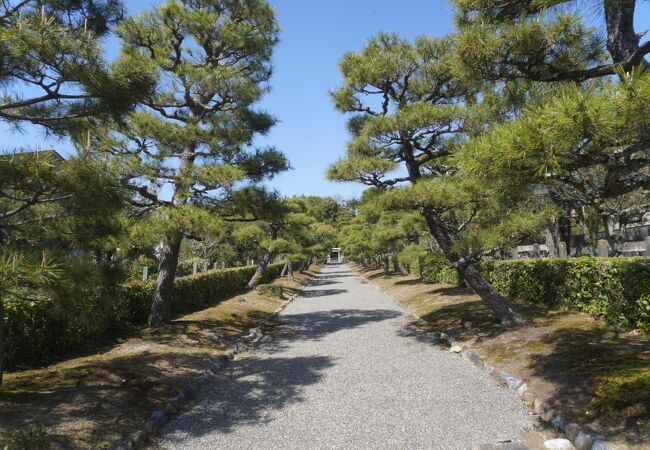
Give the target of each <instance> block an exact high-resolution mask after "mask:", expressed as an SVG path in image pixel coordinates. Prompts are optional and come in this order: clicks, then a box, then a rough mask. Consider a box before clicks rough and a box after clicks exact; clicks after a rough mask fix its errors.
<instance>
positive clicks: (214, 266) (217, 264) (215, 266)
mask: <svg viewBox="0 0 650 450" xmlns="http://www.w3.org/2000/svg"><path fill="white" fill-rule="evenodd" d="M212 267H213V268H214V270H217V269H218V268H219V263H218V262H216V263H214V265H213V266H212Z"/></svg>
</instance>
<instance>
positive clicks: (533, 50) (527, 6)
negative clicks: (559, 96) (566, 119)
mask: <svg viewBox="0 0 650 450" xmlns="http://www.w3.org/2000/svg"><path fill="white" fill-rule="evenodd" d="M454 3H455V4H456V6H457V11H458V15H457V24H458V26H459V33H458V35H457V36H456V37H455V43H456V46H457V50H456V51H457V56H456V60H457V62H458V63H459V65H460V66H462V67H463V68H464V69H465V70H466V71H467V72H468V73H471V74H473V75H474V76H475V77H478V78H484V79H492V80H494V79H497V80H502V79H516V78H526V79H532V80H537V81H546V82H548V81H584V80H587V79H592V78H600V77H603V76H607V75H613V74H614V73H615V70H616V68H617V67H619V66H620V67H622V68H623V69H624V70H625V71H630V70H631V69H632V68H634V67H637V66H639V65H643V66H647V62H646V61H645V59H644V57H645V55H646V54H648V53H650V42H645V43H643V44H640V38H641V36H642V35H641V34H638V33H636V32H635V30H634V12H635V6H636V3H637V1H636V0H601V1H599V2H596V3H597V5H598V8H599V10H600V13H601V14H600V17H602V18H603V19H604V21H603V22H604V23H603V24H602V25H604V26H603V27H602V28H604V30H605V32H606V35H607V39H606V41H603V40H602V39H600V36H599V33H598V30H597V29H594V28H593V27H589V26H586V25H585V24H584V20H583V19H582V17H580V15H579V14H577V13H574V12H572V8H571V3H572V2H571V1H570V0H542V1H539V0H506V1H499V2H494V1H493V0H454ZM607 54H609V57H608V56H607Z"/></svg>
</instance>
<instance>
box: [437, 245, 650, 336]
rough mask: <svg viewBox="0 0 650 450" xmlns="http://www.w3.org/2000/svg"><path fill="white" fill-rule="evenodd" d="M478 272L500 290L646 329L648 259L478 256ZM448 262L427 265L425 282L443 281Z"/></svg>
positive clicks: (649, 301)
mask: <svg viewBox="0 0 650 450" xmlns="http://www.w3.org/2000/svg"><path fill="white" fill-rule="evenodd" d="M479 269H480V271H481V273H482V274H483V275H484V276H485V277H486V278H487V279H488V281H489V282H490V283H491V284H492V286H494V287H495V288H496V290H497V291H499V292H500V293H501V294H502V295H505V296H506V297H508V298H513V299H515V298H516V299H519V300H523V301H526V302H532V303H541V304H544V305H546V306H563V307H567V308H570V309H573V310H577V311H583V312H587V313H589V314H592V315H593V316H595V317H598V318H601V319H605V320H607V321H608V322H611V323H615V324H617V325H620V326H622V327H625V328H638V329H642V330H645V331H650V259H647V258H590V257H581V258H566V259H520V260H512V261H482V262H481V263H480V264H479ZM450 270H453V269H451V268H449V267H448V266H447V267H446V269H445V268H441V267H440V263H439V262H437V261H436V262H435V263H434V264H431V265H429V266H427V271H429V275H428V278H425V281H427V282H430V281H429V280H433V281H431V282H446V283H451V284H453V282H454V280H450V279H449V276H448V274H449V271H450Z"/></svg>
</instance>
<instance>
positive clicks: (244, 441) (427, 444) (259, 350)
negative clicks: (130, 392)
mask: <svg viewBox="0 0 650 450" xmlns="http://www.w3.org/2000/svg"><path fill="white" fill-rule="evenodd" d="M279 321H280V326H279V327H277V328H276V329H275V330H274V331H272V332H271V333H269V334H268V335H267V336H266V337H265V338H264V339H263V340H262V341H261V342H260V343H258V344H257V346H256V347H255V348H254V349H253V350H251V351H250V352H248V353H246V354H244V355H242V357H241V359H238V360H235V361H233V363H232V364H231V365H230V366H229V367H228V369H226V372H225V373H224V379H221V380H219V381H217V382H216V383H215V384H214V385H213V386H212V387H211V388H210V389H209V390H208V391H207V392H206V393H204V396H203V397H202V399H201V400H200V401H199V402H198V403H197V404H196V405H195V406H194V407H193V408H192V409H190V410H188V411H187V412H185V413H184V414H181V415H180V416H178V417H177V418H176V419H175V420H173V421H172V422H170V423H169V424H168V425H167V426H166V427H165V428H164V429H163V433H162V442H161V444H162V446H163V447H164V448H169V449H213V448H214V449H216V448H227V449H244V448H246V449H249V448H263V449H298V448H300V449H320V448H328V449H331V448H337V449H351V448H401V449H420V448H428V449H445V450H446V449H467V448H472V447H475V446H478V445H482V444H495V443H498V442H507V441H508V440H510V439H511V440H513V441H515V440H516V439H517V436H518V434H519V433H520V432H521V431H522V430H524V429H526V428H529V427H531V426H532V425H533V419H532V417H531V416H530V415H529V414H528V413H527V412H526V410H525V407H524V405H523V403H522V402H521V400H520V399H519V398H518V397H517V396H516V394H515V393H514V392H512V391H508V390H507V389H505V388H503V387H501V386H499V385H498V384H497V382H496V381H494V380H493V379H492V378H490V377H489V376H488V375H487V374H486V373H484V372H482V371H481V370H479V369H477V368H475V367H474V366H472V365H471V364H470V363H469V362H467V361H465V360H463V359H462V358H460V357H459V356H458V355H456V354H452V353H449V352H447V351H445V350H443V349H441V348H438V347H436V346H435V345H433V344H432V343H431V342H427V341H426V340H424V339H422V338H421V337H420V338H419V337H418V336H419V335H418V333H414V332H413V331H412V328H411V327H409V326H408V321H407V317H406V314H405V312H404V310H403V309H402V308H401V307H400V306H399V305H397V304H396V303H395V302H394V301H393V300H392V299H391V298H389V297H388V296H386V295H385V294H383V293H381V292H380V291H379V290H377V289H376V288H374V287H373V286H372V285H371V284H369V283H367V282H365V281H364V280H362V279H361V278H360V277H359V276H358V275H357V274H356V273H355V272H354V271H352V270H351V269H349V268H348V267H346V266H344V265H337V266H326V267H324V269H323V271H322V272H321V274H320V275H319V276H318V277H316V278H315V279H314V280H313V281H312V283H311V284H310V286H308V287H307V288H305V290H304V291H303V293H302V294H301V296H300V297H299V298H298V299H296V301H295V302H293V303H292V304H291V305H289V306H288V307H287V308H286V309H285V310H284V311H283V312H282V314H281V315H280V316H279Z"/></svg>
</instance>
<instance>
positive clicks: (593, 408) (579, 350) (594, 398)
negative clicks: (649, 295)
mask: <svg viewBox="0 0 650 450" xmlns="http://www.w3.org/2000/svg"><path fill="white" fill-rule="evenodd" d="M541 342H542V343H543V344H544V351H543V352H541V353H537V354H534V355H532V356H531V362H530V369H531V370H532V372H533V373H534V374H535V376H538V377H541V378H543V379H546V380H548V381H551V382H552V383H553V384H554V385H555V386H557V389H555V390H554V391H553V393H552V395H551V397H550V399H549V402H550V403H552V404H553V405H554V406H555V407H556V408H558V409H561V410H563V411H564V412H565V415H566V416H572V417H576V416H578V417H581V420H582V422H583V423H585V424H586V425H592V426H593V427H595V428H597V429H599V430H601V431H602V432H603V433H605V434H606V435H619V436H621V437H622V438H623V439H625V440H626V441H627V442H628V443H630V444H638V443H641V442H640V441H638V438H639V436H643V435H644V434H645V435H646V436H647V435H648V433H649V432H650V342H648V341H647V340H632V339H627V338H623V337H621V336H620V335H619V333H617V332H616V331H613V330H611V329H610V330H608V329H606V328H588V329H583V328H561V329H558V330H555V331H553V332H552V333H550V334H548V335H546V336H544V337H543V338H542V339H541ZM585 411H589V414H585ZM646 443H647V442H646Z"/></svg>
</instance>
